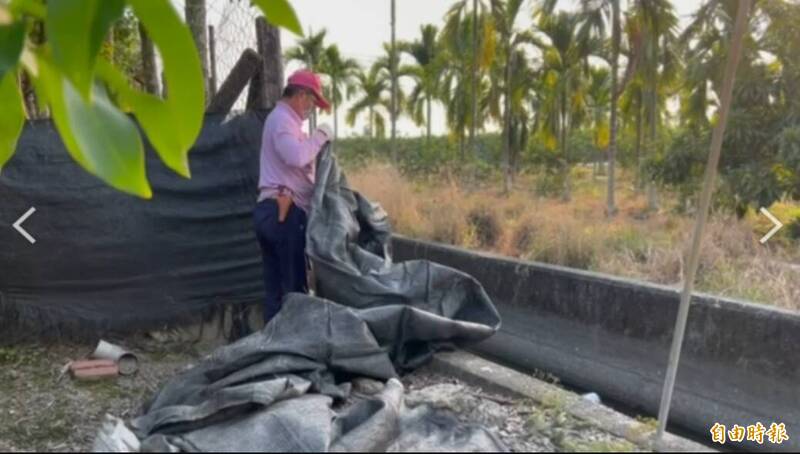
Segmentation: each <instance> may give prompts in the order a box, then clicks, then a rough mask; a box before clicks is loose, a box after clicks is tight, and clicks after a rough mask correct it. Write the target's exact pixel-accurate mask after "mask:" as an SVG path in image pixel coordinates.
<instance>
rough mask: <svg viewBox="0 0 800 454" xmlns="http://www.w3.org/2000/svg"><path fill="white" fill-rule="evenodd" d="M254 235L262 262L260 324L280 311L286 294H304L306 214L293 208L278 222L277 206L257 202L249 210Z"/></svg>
mask: <svg viewBox="0 0 800 454" xmlns="http://www.w3.org/2000/svg"><path fill="white" fill-rule="evenodd" d="M253 218H254V221H255V229H256V236H257V237H258V242H259V244H260V245H261V254H262V256H263V260H264V288H265V290H266V299H265V301H264V323H265V324H266V323H269V321H270V320H272V318H273V317H275V315H276V314H277V313H278V311H280V309H281V305H282V303H283V297H284V296H285V295H286V294H287V293H289V292H303V293H306V292H307V291H308V284H307V282H306V255H305V248H306V213H305V212H304V211H303V210H302V209H300V208H298V207H297V206H295V205H292V207H291V209H290V210H289V214H288V216H286V220H285V221H284V222H282V223H280V222H278V203H277V202H276V201H275V200H274V199H266V200H264V201H262V202H259V203H258V205H256V208H255V210H254V211H253Z"/></svg>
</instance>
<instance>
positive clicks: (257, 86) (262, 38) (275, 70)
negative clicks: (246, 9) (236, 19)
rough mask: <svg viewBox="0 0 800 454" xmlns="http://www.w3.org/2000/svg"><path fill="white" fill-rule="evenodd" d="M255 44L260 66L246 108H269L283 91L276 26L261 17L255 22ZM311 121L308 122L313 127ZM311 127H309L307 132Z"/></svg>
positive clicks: (281, 62)
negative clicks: (260, 60) (259, 57)
mask: <svg viewBox="0 0 800 454" xmlns="http://www.w3.org/2000/svg"><path fill="white" fill-rule="evenodd" d="M255 27H256V46H257V48H258V54H259V55H260V56H261V59H262V63H261V68H260V70H259V71H258V73H257V74H256V76H255V77H253V80H252V81H251V82H250V90H249V92H248V94H247V106H248V109H271V108H272V107H274V106H275V103H277V102H278V100H279V99H280V98H281V92H282V91H283V58H282V56H281V36H280V31H279V30H278V28H277V27H275V26H273V25H270V24H269V23H268V22H267V21H266V20H265V19H264V18H263V17H259V18H258V19H256V22H255ZM313 126H314V124H313V121H312V122H311V123H310V124H309V127H310V128H313ZM311 131H312V129H309V133H310V132H311Z"/></svg>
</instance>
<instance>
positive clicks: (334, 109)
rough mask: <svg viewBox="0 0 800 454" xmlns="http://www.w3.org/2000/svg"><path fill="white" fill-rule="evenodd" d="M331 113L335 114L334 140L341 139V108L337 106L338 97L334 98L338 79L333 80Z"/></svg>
mask: <svg viewBox="0 0 800 454" xmlns="http://www.w3.org/2000/svg"><path fill="white" fill-rule="evenodd" d="M331 87H332V88H333V90H331V111H332V112H333V140H334V141H335V140H336V139H338V138H339V118H338V117H339V115H338V111H339V106H337V105H336V96H333V92H334V91H335V89H336V79H333V78H331Z"/></svg>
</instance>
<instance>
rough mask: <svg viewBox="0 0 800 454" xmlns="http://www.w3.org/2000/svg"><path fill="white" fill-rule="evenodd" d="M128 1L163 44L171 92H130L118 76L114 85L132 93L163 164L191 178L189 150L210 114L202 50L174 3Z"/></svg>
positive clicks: (156, 40)
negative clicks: (160, 94) (162, 95)
mask: <svg viewBox="0 0 800 454" xmlns="http://www.w3.org/2000/svg"><path fill="white" fill-rule="evenodd" d="M129 4H130V5H131V6H132V7H133V10H134V12H135V13H136V16H137V17H138V18H139V20H140V21H141V22H142V24H144V27H145V29H146V30H147V33H148V34H149V36H150V38H151V39H152V40H153V43H154V44H155V45H156V47H158V50H159V52H160V54H161V59H162V61H163V63H164V76H165V82H166V84H167V86H168V87H169V95H168V96H167V99H165V100H162V99H160V98H158V97H156V96H153V95H150V94H147V93H141V92H134V91H133V90H131V89H128V90H125V89H124V88H122V87H120V85H121V84H120V82H119V80H117V81H116V82H117V83H116V84H115V89H117V90H120V91H127V98H128V99H127V100H128V102H129V104H130V105H131V106H133V109H134V112H135V115H136V118H137V119H138V120H139V123H140V124H141V126H142V129H144V131H145V132H146V133H147V137H148V139H149V140H150V143H152V144H153V148H154V149H155V150H156V152H158V154H159V156H160V157H161V159H162V160H163V161H164V163H165V164H166V165H167V166H168V167H170V168H171V169H172V170H174V171H176V172H178V173H179V174H181V175H183V176H185V177H189V174H190V173H189V161H188V159H187V154H188V152H189V149H190V148H191V147H192V145H194V142H195V140H197V136H198V135H199V134H200V130H201V128H202V126H203V115H204V112H205V88H204V82H203V73H202V70H201V68H200V57H199V55H198V54H197V48H196V47H195V44H194V40H193V39H192V34H191V32H190V31H189V28H188V27H187V26H186V24H185V23H184V22H183V21H182V20H181V18H180V16H179V15H178V13H177V12H176V11H175V9H174V7H173V6H172V4H171V3H170V2H167V1H153V0H129ZM105 69H106V70H108V68H105ZM109 72H113V71H105V75H106V76H110V78H111V79H114V77H113V75H111V74H108V73H109ZM110 82H111V83H113V82H114V81H113V80H111V81H110Z"/></svg>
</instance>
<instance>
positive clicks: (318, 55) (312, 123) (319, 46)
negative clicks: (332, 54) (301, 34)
mask: <svg viewBox="0 0 800 454" xmlns="http://www.w3.org/2000/svg"><path fill="white" fill-rule="evenodd" d="M326 34H327V30H325V29H322V31H320V32H318V33H316V34H315V33H310V32H309V34H308V37H306V38H302V39H300V40H298V41H297V45H296V46H294V47H292V48H289V49H287V50H286V53H285V54H284V58H285V59H286V61H299V62H301V63H302V64H303V65H305V67H306V68H308V69H309V70H311V71H314V72H318V71H319V66H320V65H321V64H322V62H323V59H324V55H325V35H326ZM316 125H317V116H316V113H315V114H314V115H313V116H312V117H311V119H310V120H309V122H308V130H309V133H310V132H311V131H312V130H313V129H314V128H315V127H316Z"/></svg>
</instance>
